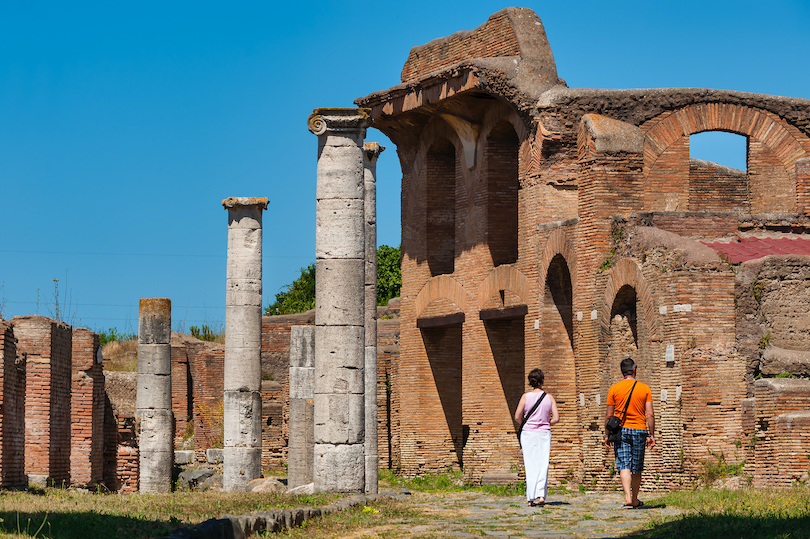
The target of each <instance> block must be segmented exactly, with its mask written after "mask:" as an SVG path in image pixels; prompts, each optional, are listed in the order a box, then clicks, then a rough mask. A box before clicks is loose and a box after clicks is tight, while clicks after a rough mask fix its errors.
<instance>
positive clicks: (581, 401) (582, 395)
mask: <svg viewBox="0 0 810 539" xmlns="http://www.w3.org/2000/svg"><path fill="white" fill-rule="evenodd" d="M579 405H580V406H585V393H580V394H579Z"/></svg>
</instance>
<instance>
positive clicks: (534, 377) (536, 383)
mask: <svg viewBox="0 0 810 539" xmlns="http://www.w3.org/2000/svg"><path fill="white" fill-rule="evenodd" d="M544 379H545V375H544V374H543V371H541V370H540V369H532V372H530V373H529V385H530V386H532V387H534V388H538V387H543V380H544Z"/></svg>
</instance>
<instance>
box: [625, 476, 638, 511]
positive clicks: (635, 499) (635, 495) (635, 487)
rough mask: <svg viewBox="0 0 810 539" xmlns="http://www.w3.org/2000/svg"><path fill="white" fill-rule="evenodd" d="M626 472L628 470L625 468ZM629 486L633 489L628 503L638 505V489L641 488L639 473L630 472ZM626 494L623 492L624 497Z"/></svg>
mask: <svg viewBox="0 0 810 539" xmlns="http://www.w3.org/2000/svg"><path fill="white" fill-rule="evenodd" d="M627 471H628V472H629V471H630V470H627ZM630 488H631V490H632V491H633V498H632V499H631V500H630V503H631V504H632V505H633V506H636V505H638V491H639V489H640V488H641V473H634V474H631V477H630ZM626 496H627V494H626V493H625V497H626Z"/></svg>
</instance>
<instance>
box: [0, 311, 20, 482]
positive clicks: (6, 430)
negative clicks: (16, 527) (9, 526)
mask: <svg viewBox="0 0 810 539" xmlns="http://www.w3.org/2000/svg"><path fill="white" fill-rule="evenodd" d="M0 368H2V372H0V387H2V392H0V487H2V488H21V487H24V486H26V483H25V359H24V357H23V356H22V354H20V355H18V354H17V341H16V339H15V337H14V328H13V326H12V324H10V323H9V322H7V321H5V320H2V319H0Z"/></svg>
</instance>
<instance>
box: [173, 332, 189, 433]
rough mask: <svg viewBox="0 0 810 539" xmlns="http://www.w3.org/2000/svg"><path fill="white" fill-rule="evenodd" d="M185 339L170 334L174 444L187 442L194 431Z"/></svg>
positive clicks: (175, 334)
mask: <svg viewBox="0 0 810 539" xmlns="http://www.w3.org/2000/svg"><path fill="white" fill-rule="evenodd" d="M186 341H187V339H181V337H180V335H178V334H177V333H172V347H171V350H172V351H171V357H172V360H171V361H172V414H173V415H174V425H175V426H174V444H175V446H180V444H181V443H182V442H183V441H184V440H187V439H188V438H189V437H190V435H191V434H192V431H193V429H194V420H193V418H194V409H193V402H194V386H193V384H192V383H191V366H190V364H189V361H188V350H187V349H186V346H185V344H186Z"/></svg>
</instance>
